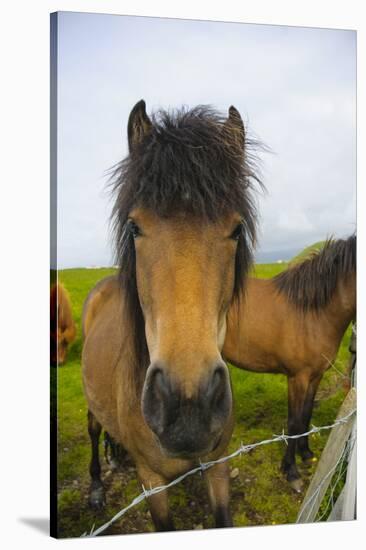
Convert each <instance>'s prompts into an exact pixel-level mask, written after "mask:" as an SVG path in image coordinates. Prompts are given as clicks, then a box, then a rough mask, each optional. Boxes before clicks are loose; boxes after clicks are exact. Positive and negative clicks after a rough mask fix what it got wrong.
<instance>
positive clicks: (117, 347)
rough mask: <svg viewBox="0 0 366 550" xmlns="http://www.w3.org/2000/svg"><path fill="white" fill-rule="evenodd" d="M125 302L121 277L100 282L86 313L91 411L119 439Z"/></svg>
mask: <svg viewBox="0 0 366 550" xmlns="http://www.w3.org/2000/svg"><path fill="white" fill-rule="evenodd" d="M121 312H122V300H121V292H120V286H119V284H118V278H117V276H110V277H107V278H105V279H103V280H102V281H100V282H99V283H98V284H97V285H96V286H95V287H94V288H93V289H92V290H91V292H90V293H89V295H88V296H87V298H86V301H85V304H84V309H83V335H84V343H83V351H82V373H83V384H84V390H85V395H86V398H87V402H88V408H89V409H90V410H91V411H92V412H93V414H94V415H95V416H96V418H97V420H98V421H99V422H100V423H101V424H102V425H103V426H104V427H105V428H106V429H107V430H108V432H110V433H111V434H112V435H113V436H114V437H116V436H118V425H117V418H118V415H117V404H116V394H115V392H114V389H113V388H114V387H115V376H116V371H118V370H119V369H118V368H117V365H118V363H119V362H120V361H121V354H122V349H123V345H124V340H125V338H124V334H125V330H124V327H123V324H122V315H121Z"/></svg>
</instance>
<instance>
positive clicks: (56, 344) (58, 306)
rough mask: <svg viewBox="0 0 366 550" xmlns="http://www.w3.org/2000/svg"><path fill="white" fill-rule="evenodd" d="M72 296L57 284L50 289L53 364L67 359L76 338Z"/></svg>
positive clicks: (51, 357)
mask: <svg viewBox="0 0 366 550" xmlns="http://www.w3.org/2000/svg"><path fill="white" fill-rule="evenodd" d="M75 335H76V326H75V323H74V320H73V318H72V310H71V303H70V298H69V295H68V293H67V291H66V290H65V288H64V287H63V286H62V285H60V284H58V283H57V284H55V285H53V286H52V287H51V291H50V360H51V365H52V366H57V365H62V363H64V362H65V361H66V357H67V349H68V347H69V345H70V344H71V343H72V342H73V341H74V340H75Z"/></svg>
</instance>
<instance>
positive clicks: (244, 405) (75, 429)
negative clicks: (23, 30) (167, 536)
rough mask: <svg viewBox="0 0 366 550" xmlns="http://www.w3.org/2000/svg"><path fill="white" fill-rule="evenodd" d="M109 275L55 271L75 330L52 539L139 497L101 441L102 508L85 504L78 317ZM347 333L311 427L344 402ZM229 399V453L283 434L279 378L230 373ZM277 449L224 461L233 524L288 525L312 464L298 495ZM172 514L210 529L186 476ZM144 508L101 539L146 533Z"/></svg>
mask: <svg viewBox="0 0 366 550" xmlns="http://www.w3.org/2000/svg"><path fill="white" fill-rule="evenodd" d="M286 267H287V264H258V265H256V266H255V268H254V274H255V275H256V276H259V277H272V276H274V275H275V274H277V273H279V272H280V271H282V270H283V269H285V268H286ZM114 271H115V270H114V269H104V268H103V269H67V270H62V271H60V272H59V281H60V282H61V283H62V284H63V285H64V286H65V287H66V289H67V290H68V292H69V294H70V298H71V302H72V308H73V316H74V319H75V322H76V326H77V335H76V340H75V342H74V343H73V344H72V346H71V348H70V350H69V354H68V358H67V361H66V363H65V365H63V366H62V367H60V368H58V371H57V376H58V457H57V460H58V513H59V533H58V534H59V536H60V537H78V536H80V535H81V534H82V533H84V532H86V531H87V532H89V531H90V529H91V528H92V527H93V525H95V527H98V526H99V525H101V524H103V523H104V522H106V521H107V520H108V519H110V518H111V517H112V516H113V515H114V514H115V513H117V512H118V511H119V510H120V509H121V508H123V507H124V506H126V505H127V504H129V503H130V501H131V500H132V499H133V498H134V497H135V496H136V495H137V494H138V493H140V492H141V487H140V486H139V484H138V482H137V479H136V474H135V468H134V465H133V464H132V463H130V462H126V463H125V464H124V465H123V467H122V468H121V470H120V471H117V472H112V471H111V470H110V468H109V466H108V464H107V463H106V461H105V459H104V456H103V454H104V453H103V448H102V445H103V438H101V464H102V470H103V474H102V477H103V481H104V482H105V486H106V489H107V505H106V507H105V509H104V510H103V511H102V512H94V511H92V510H91V509H90V508H89V506H88V490H89V472H88V467H89V459H90V446H89V437H88V433H87V422H86V413H87V409H86V402H85V398H84V395H83V388H82V380H81V371H80V369H81V365H80V357H81V349H82V338H81V313H82V306H83V302H84V300H85V298H86V296H87V294H88V292H89V290H90V289H91V288H92V287H93V286H94V285H95V284H96V283H97V282H98V281H99V280H100V279H102V278H103V277H106V276H107V275H110V274H111V273H113V272H114ZM349 339H350V328H349V329H348V330H347V332H346V334H345V337H344V339H343V342H342V345H341V348H340V350H339V353H338V358H337V361H336V367H337V370H335V369H329V370H328V372H327V373H326V375H325V376H324V378H323V380H322V382H321V385H320V388H319V391H318V394H317V398H316V399H317V401H316V406H315V409H314V415H313V423H314V424H316V425H317V426H320V425H325V424H329V423H331V422H332V421H333V420H334V418H335V416H336V414H337V411H338V408H339V406H340V404H341V402H342V400H343V398H344V395H345V392H344V389H343V379H342V376H341V375H340V374H339V372H338V371H341V372H344V371H345V369H346V366H347V362H348V357H349V354H348V342H349ZM230 370H231V377H232V383H233V391H234V399H235V415H236V424H235V429H234V434H233V438H232V440H231V444H230V448H229V452H232V451H234V450H236V449H237V448H238V447H239V445H240V443H241V442H243V443H246V444H248V443H254V442H257V441H261V440H262V439H267V438H270V437H272V435H273V434H279V433H281V432H282V430H283V429H285V431H286V419H287V388H286V378H285V377H284V376H281V375H269V374H268V375H267V374H256V373H249V372H244V371H241V370H239V369H235V368H231V369H230ZM328 435H329V434H328V433H327V432H323V433H322V434H317V435H316V436H313V439H312V440H311V445H312V448H313V450H314V451H315V453H316V456H317V457H319V455H320V453H321V451H322V449H323V447H324V445H325V442H326V439H327V436H328ZM283 445H284V444H283V443H275V444H271V445H267V446H264V447H260V448H258V449H255V450H254V451H252V452H251V453H249V454H247V455H244V456H242V457H240V458H236V459H234V460H232V461H231V464H230V468H231V474H232V481H231V495H232V497H231V509H232V513H233V521H234V525H235V526H249V525H274V524H283V523H292V522H294V521H295V519H296V516H297V513H298V510H299V507H300V504H301V502H302V498H303V495H304V494H305V490H306V488H307V485H308V482H309V479H310V477H311V475H312V473H313V472H314V468H315V466H311V467H310V468H309V467H305V466H302V465H301V463H300V461H298V462H299V468H300V472H301V474H302V476H303V479H304V481H305V487H304V491H303V493H302V494H300V495H299V494H296V493H295V492H293V490H292V489H291V488H290V487H289V486H288V483H287V482H286V480H285V478H284V476H283V475H282V473H281V472H280V470H279V465H280V461H281V458H282V454H283ZM170 494H171V500H170V502H171V508H172V513H173V517H174V520H175V524H176V527H177V529H193V528H196V529H200V528H209V527H212V526H213V519H212V517H211V515H210V513H209V506H208V499H207V494H206V490H205V486H204V481H203V480H202V479H201V477H200V476H199V475H196V476H193V477H190V478H188V479H187V480H186V481H185V482H183V483H182V484H180V485H179V486H177V487H175V488H174V489H173V490H171V493H170ZM153 530H154V529H153V525H152V521H151V518H150V514H149V512H148V509H147V505H146V503H145V502H143V503H142V504H140V505H139V506H137V507H136V508H134V509H132V510H130V511H129V512H128V513H127V514H126V515H125V516H124V517H123V518H122V519H121V520H120V521H118V522H116V523H115V524H114V525H113V526H112V527H111V528H110V529H109V530H108V531H107V534H112V533H113V534H118V533H138V532H149V531H153Z"/></svg>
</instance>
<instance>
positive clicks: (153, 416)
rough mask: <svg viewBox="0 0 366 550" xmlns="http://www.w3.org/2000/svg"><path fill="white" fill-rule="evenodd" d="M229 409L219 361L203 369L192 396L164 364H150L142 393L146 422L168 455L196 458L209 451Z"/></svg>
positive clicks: (224, 373)
mask: <svg viewBox="0 0 366 550" xmlns="http://www.w3.org/2000/svg"><path fill="white" fill-rule="evenodd" d="M231 411H232V394H231V386H230V378H229V372H228V369H227V367H226V365H225V364H224V363H223V362H221V361H220V362H218V363H216V364H215V365H214V366H213V367H212V368H211V369H207V370H206V372H205V376H204V377H202V380H201V382H200V383H199V384H198V387H197V391H196V392H195V396H194V397H187V396H185V395H184V392H183V391H182V384H179V382H177V380H176V379H174V378H173V377H172V376H170V375H169V370H168V368H167V367H165V366H162V365H160V364H152V365H150V367H149V369H148V371H147V374H146V379H145V384H144V388H143V394H142V412H143V415H144V418H145V420H146V423H147V424H148V426H149V427H150V429H151V430H152V431H153V432H154V433H155V434H156V435H157V437H158V439H159V442H160V445H161V447H162V448H163V449H164V451H165V452H166V454H167V455H168V456H174V457H179V458H186V459H188V458H197V457H200V456H205V455H207V454H209V453H210V452H211V451H213V450H214V449H215V448H216V447H217V445H218V442H219V440H220V437H221V434H222V432H223V430H224V429H225V426H226V425H227V421H228V418H229V416H230V415H231Z"/></svg>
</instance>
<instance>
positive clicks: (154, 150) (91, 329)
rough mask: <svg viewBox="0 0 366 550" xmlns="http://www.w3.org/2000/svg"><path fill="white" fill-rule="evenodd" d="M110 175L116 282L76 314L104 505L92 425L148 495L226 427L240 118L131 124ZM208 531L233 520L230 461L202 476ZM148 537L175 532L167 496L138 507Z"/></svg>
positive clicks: (141, 118) (247, 225)
mask: <svg viewBox="0 0 366 550" xmlns="http://www.w3.org/2000/svg"><path fill="white" fill-rule="evenodd" d="M128 143H129V155H128V156H127V158H126V159H125V160H124V161H122V163H121V164H120V165H118V167H117V169H116V171H115V174H114V176H115V193H116V202H115V207H114V221H115V230H116V243H117V256H118V257H117V261H118V264H119V265H120V266H121V269H120V275H119V277H118V279H115V280H114V281H113V282H112V283H111V284H112V286H113V285H114V288H113V289H112V292H109V293H104V294H103V292H104V291H103V285H98V286H97V287H96V288H95V289H94V290H93V291H92V292H91V294H90V295H89V297H88V299H87V301H86V304H85V308H84V315H83V330H84V337H85V341H84V348H83V356H82V362H83V382H84V388H85V394H86V397H87V402H88V408H89V413H88V419H89V422H88V428H89V433H90V437H91V441H92V461H91V466H90V473H91V477H92V484H91V496H90V498H91V503H92V504H93V505H94V506H101V505H102V504H103V500H104V489H103V485H102V481H101V478H100V465H99V457H98V440H99V436H100V432H101V426H103V427H105V429H106V430H107V431H108V432H109V433H110V434H111V436H112V437H113V438H114V439H115V440H116V441H117V442H118V443H120V444H122V445H123V446H124V447H125V448H126V449H127V451H128V452H129V453H130V455H131V456H132V458H133V460H134V461H135V463H136V468H137V473H138V476H139V479H140V481H141V483H142V484H143V485H144V486H145V487H155V486H159V485H163V484H165V483H167V482H168V481H169V480H171V479H172V478H174V477H176V476H178V475H180V474H181V473H182V472H186V471H187V470H189V469H190V468H192V467H193V466H194V465H196V464H197V463H199V461H200V460H211V459H218V458H219V457H221V456H222V455H223V454H224V453H225V452H226V449H227V446H228V443H229V440H230V437H231V434H232V429H233V414H232V392H231V385H230V378H229V373H228V369H227V366H226V364H225V363H224V361H223V359H222V356H221V348H222V345H223V342H224V339H225V333H226V314H227V311H228V309H229V306H230V304H231V303H232V301H233V300H235V299H236V298H238V297H239V296H240V294H241V293H242V291H243V285H244V282H245V278H246V277H245V275H246V272H247V270H248V268H249V266H250V264H251V259H252V253H251V250H252V245H253V241H254V238H255V221H256V217H255V209H254V206H253V202H252V197H251V181H252V180H253V179H257V178H256V176H255V174H254V172H253V170H252V168H251V167H250V163H249V160H248V158H249V157H248V150H247V149H248V147H247V146H248V142H247V139H246V137H245V131H244V126H243V122H242V120H241V117H240V115H239V113H238V111H237V110H236V109H235V108H234V107H230V109H229V116H228V117H227V118H225V119H224V118H222V117H221V116H220V115H218V114H217V113H216V112H215V111H214V110H212V109H211V108H209V107H204V106H199V107H196V108H194V109H192V110H190V111H187V110H181V111H177V112H173V113H167V112H164V111H161V112H159V113H157V114H155V115H154V116H153V117H152V119H150V118H149V117H148V115H147V114H146V110H145V103H144V101H140V102H139V103H137V104H136V106H135V107H134V108H133V110H132V112H131V114H130V117H129V121H128ZM206 479H207V484H208V492H209V498H210V502H211V506H212V510H213V514H214V517H215V524H216V526H217V527H228V526H231V525H232V521H231V517H230V512H229V479H228V468H227V466H226V464H219V465H216V466H214V467H213V468H211V469H209V470H208V471H207V472H206ZM148 503H149V507H150V511H151V516H152V519H153V522H154V524H155V527H156V529H157V530H170V529H173V522H172V519H171V515H170V513H169V508H168V497H167V494H166V491H164V492H162V493H159V494H156V495H153V496H150V497H149V499H148Z"/></svg>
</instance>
